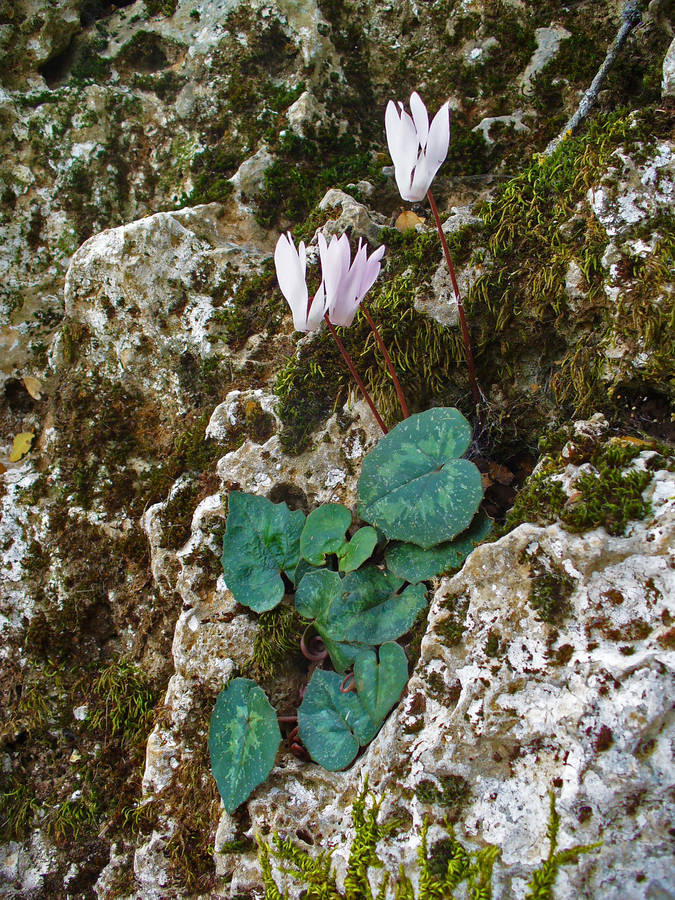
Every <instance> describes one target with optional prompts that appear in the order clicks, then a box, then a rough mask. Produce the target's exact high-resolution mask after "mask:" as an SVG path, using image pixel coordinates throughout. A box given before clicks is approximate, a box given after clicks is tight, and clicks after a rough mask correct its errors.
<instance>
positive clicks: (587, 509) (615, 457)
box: [562, 446, 653, 535]
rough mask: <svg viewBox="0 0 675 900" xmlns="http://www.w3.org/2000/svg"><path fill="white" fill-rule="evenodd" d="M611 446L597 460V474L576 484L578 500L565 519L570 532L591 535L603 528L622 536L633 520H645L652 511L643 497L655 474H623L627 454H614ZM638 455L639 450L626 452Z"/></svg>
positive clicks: (581, 476) (568, 508) (632, 449)
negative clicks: (585, 532) (592, 531)
mask: <svg viewBox="0 0 675 900" xmlns="http://www.w3.org/2000/svg"><path fill="white" fill-rule="evenodd" d="M614 449H615V448H612V447H611V446H610V447H608V448H607V450H606V451H605V452H604V453H603V454H602V455H601V456H599V457H598V458H596V460H595V466H596V470H595V471H593V472H584V473H582V474H581V475H580V476H579V477H578V478H577V480H576V481H575V482H574V485H573V487H574V489H575V490H576V491H578V492H579V493H580V495H581V496H580V497H579V499H577V500H575V502H574V503H572V504H571V505H570V506H568V507H567V508H565V509H564V510H563V513H562V519H563V521H564V523H565V525H566V526H567V527H568V528H569V530H570V531H588V530H589V529H591V528H597V527H598V526H599V525H602V526H603V527H604V528H605V529H606V530H607V531H608V532H609V533H610V534H616V535H620V534H623V533H624V532H625V530H626V525H627V524H628V522H629V521H630V520H632V519H643V518H644V517H645V516H646V515H647V514H648V513H649V511H650V508H651V507H650V504H649V502H647V501H645V500H644V499H643V497H642V493H643V491H644V490H645V488H646V487H647V486H648V485H649V484H650V482H651V480H652V478H653V473H652V472H648V471H647V472H645V471H635V470H633V471H629V472H625V473H623V472H621V468H622V467H623V465H625V461H626V453H625V450H624V451H623V452H620V453H615V452H613V451H614ZM626 449H627V450H628V452H629V453H633V455H635V453H636V452H638V451H637V448H626Z"/></svg>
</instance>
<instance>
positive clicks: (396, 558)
mask: <svg viewBox="0 0 675 900" xmlns="http://www.w3.org/2000/svg"><path fill="white" fill-rule="evenodd" d="M490 528H492V519H490V518H489V517H488V516H486V515H483V514H482V513H479V514H478V515H477V516H474V520H473V522H472V523H471V525H470V527H469V528H467V530H466V531H463V532H462V533H461V534H460V535H458V536H457V537H456V538H455V539H454V540H452V541H446V542H445V543H444V544H438V546H436V547H431V548H429V550H423V549H422V548H421V547H418V546H417V544H407V543H402V542H400V541H394V542H393V543H391V544H390V545H389V546H388V547H387V551H386V553H385V560H386V563H387V568H389V569H390V570H391V571H392V572H393V573H394V575H398V576H399V578H405V580H406V581H410V582H411V583H412V584H416V583H417V582H420V581H427V580H428V579H429V578H434V576H436V575H440V574H441V573H442V572H445V571H446V570H447V569H456V568H457V567H458V566H461V565H462V563H463V562H464V560H465V559H466V557H467V556H468V555H469V553H471V551H472V550H473V549H474V547H475V546H476V545H477V544H479V543H480V542H481V541H482V540H483V539H484V538H485V537H486V536H487V535H488V533H489V531H490Z"/></svg>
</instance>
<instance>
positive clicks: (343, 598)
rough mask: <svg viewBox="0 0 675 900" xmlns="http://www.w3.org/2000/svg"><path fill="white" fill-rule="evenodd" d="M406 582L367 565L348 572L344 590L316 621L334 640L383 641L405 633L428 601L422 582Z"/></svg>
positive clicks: (380, 642)
mask: <svg viewBox="0 0 675 900" xmlns="http://www.w3.org/2000/svg"><path fill="white" fill-rule="evenodd" d="M402 585H403V582H402V581H401V579H400V578H396V576H394V575H392V574H391V573H390V572H381V571H380V570H379V569H377V568H375V566H368V567H367V568H365V569H359V570H358V571H357V572H352V573H351V574H350V575H347V576H346V578H344V579H343V581H342V592H341V594H340V595H339V596H338V597H336V598H335V599H333V600H332V602H331V603H330V606H329V607H328V609H327V610H326V612H325V613H323V614H322V616H321V618H319V619H318V621H317V623H316V627H317V630H318V631H319V633H321V632H322V631H323V632H325V635H326V637H329V638H331V639H332V640H335V641H346V642H347V643H358V644H383V643H384V642H385V641H393V640H396V638H398V637H400V636H401V635H402V634H405V633H406V631H409V630H410V628H411V627H412V625H413V623H414V621H415V619H416V618H417V615H418V613H419V612H420V611H421V610H422V609H424V607H425V606H426V604H427V600H426V591H425V589H424V587H423V586H422V585H410V586H408V587H407V588H406V589H405V590H404V591H403V592H402V593H397V592H398V591H399V590H400V589H401V587H402Z"/></svg>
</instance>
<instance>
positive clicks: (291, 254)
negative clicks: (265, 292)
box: [274, 231, 327, 331]
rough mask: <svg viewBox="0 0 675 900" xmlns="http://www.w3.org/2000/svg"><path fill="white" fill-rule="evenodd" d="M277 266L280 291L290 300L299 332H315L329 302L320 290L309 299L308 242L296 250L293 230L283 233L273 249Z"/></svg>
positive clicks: (302, 243)
mask: <svg viewBox="0 0 675 900" xmlns="http://www.w3.org/2000/svg"><path fill="white" fill-rule="evenodd" d="M274 266H275V268H276V270H277V279H278V281H279V287H280V288H281V293H282V294H283V295H284V297H285V298H286V300H287V301H288V305H289V306H290V307H291V312H292V313H293V327H294V328H295V330H296V331H316V329H317V328H318V327H319V325H320V324H321V320H322V319H323V315H324V313H325V312H326V307H327V304H326V302H325V298H324V297H319V293H320V291H317V294H316V296H315V297H314V299H313V300H312V301H310V300H309V294H308V292H307V283H306V281H305V272H306V270H307V254H306V252H305V244H304V242H303V241H300V246H299V247H298V249H297V250H296V249H295V244H294V243H293V238H292V237H291V233H290V231H289V232H288V233H287V234H282V235H281V236H280V237H279V240H278V241H277V245H276V247H275V249H274Z"/></svg>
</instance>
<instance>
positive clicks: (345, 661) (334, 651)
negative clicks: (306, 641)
mask: <svg viewBox="0 0 675 900" xmlns="http://www.w3.org/2000/svg"><path fill="white" fill-rule="evenodd" d="M321 637H322V639H323V642H324V644H325V646H326V650H328V655H329V656H330V661H331V662H332V663H333V668H334V669H335V671H336V672H339V673H340V674H341V675H343V674H344V673H345V672H346V671H347V669H349V668H350V667H351V666H353V665H354V664H355V663H356V661H357V659H360V658H361V657H362V656H363V655H364V654H366V653H371V652H372V651H373V650H374V649H375V648H374V647H373V646H371V645H370V644H346V643H344V642H343V641H332V640H331V639H330V638H328V637H326V635H325V634H322V635H321Z"/></svg>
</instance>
